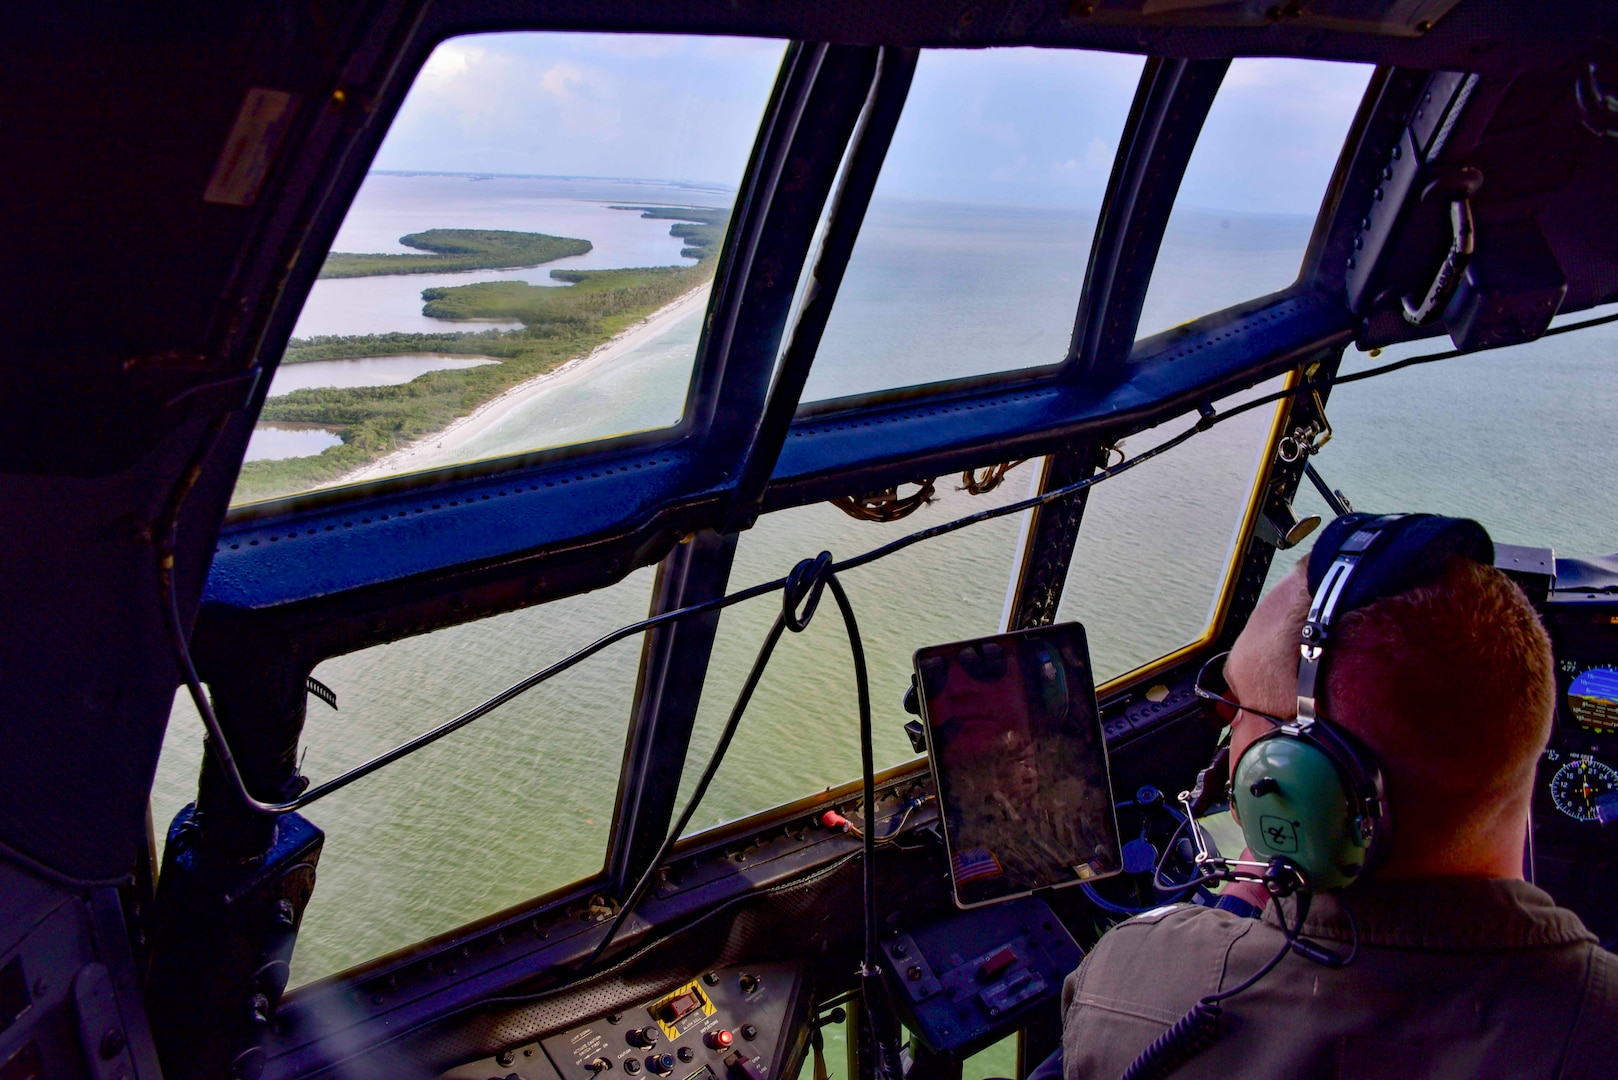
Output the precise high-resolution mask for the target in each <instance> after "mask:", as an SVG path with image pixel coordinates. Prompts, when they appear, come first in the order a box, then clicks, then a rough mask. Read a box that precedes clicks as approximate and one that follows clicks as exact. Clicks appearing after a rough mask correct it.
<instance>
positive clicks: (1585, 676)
mask: <svg viewBox="0 0 1618 1080" xmlns="http://www.w3.org/2000/svg"><path fill="white" fill-rule="evenodd" d="M1567 707H1568V711H1569V712H1571V713H1572V714H1573V717H1574V719H1576V720H1577V721H1578V722H1579V723H1580V724H1583V725H1584V726H1585V727H1587V728H1589V729H1590V730H1591V731H1599V732H1600V733H1602V734H1603V735H1610V734H1613V733H1618V668H1610V667H1593V668H1587V669H1586V670H1584V671H1581V672H1579V673H1578V674H1577V675H1575V676H1574V677H1573V683H1572V685H1570V686H1569V687H1568V688H1567Z"/></svg>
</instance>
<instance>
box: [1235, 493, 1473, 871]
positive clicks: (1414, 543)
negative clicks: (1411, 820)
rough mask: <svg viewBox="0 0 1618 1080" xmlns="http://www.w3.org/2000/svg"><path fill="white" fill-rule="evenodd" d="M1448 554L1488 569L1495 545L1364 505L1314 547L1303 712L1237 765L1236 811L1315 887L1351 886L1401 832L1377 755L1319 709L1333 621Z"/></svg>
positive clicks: (1280, 863) (1301, 682)
mask: <svg viewBox="0 0 1618 1080" xmlns="http://www.w3.org/2000/svg"><path fill="white" fill-rule="evenodd" d="M1452 555H1461V556H1464V557H1466V558H1469V559H1474V560H1476V561H1478V562H1481V563H1483V564H1485V565H1489V566H1492V565H1493V564H1494V543H1493V541H1492V540H1490V539H1489V534H1488V532H1487V531H1486V530H1485V529H1484V528H1483V526H1482V525H1479V524H1478V523H1477V522H1476V521H1472V520H1470V519H1467V518H1448V517H1439V516H1437V515H1433V514H1382V515H1375V514H1360V513H1356V514H1345V515H1343V516H1342V517H1339V518H1337V519H1336V520H1335V521H1333V522H1332V523H1331V524H1330V525H1328V526H1326V528H1325V529H1324V530H1323V531H1322V533H1321V536H1320V539H1319V540H1318V541H1317V542H1316V544H1315V547H1314V550H1313V552H1312V553H1311V554H1310V557H1309V591H1310V594H1311V596H1312V600H1311V602H1310V605H1309V615H1308V618H1307V619H1306V620H1305V621H1304V625H1303V631H1302V634H1301V638H1300V641H1299V647H1298V701H1297V709H1296V715H1295V717H1294V718H1293V720H1292V721H1291V722H1289V723H1283V724H1280V725H1279V726H1277V727H1276V728H1274V729H1273V730H1271V731H1268V732H1266V733H1265V734H1263V735H1261V736H1259V737H1258V738H1257V739H1255V740H1253V742H1252V743H1251V744H1250V745H1249V746H1248V747H1247V749H1246V750H1244V751H1243V753H1242V755H1241V757H1240V758H1239V759H1238V760H1237V762H1236V765H1235V767H1234V768H1233V769H1232V770H1231V809H1232V812H1233V814H1234V816H1235V817H1236V818H1237V820H1238V821H1239V822H1240V824H1241V827H1242V834H1243V837H1244V839H1245V840H1246V841H1247V846H1248V847H1249V848H1251V849H1252V851H1253V853H1254V854H1255V855H1257V856H1258V857H1259V858H1261V859H1264V860H1265V861H1267V862H1269V863H1270V864H1271V865H1272V866H1276V867H1282V868H1285V869H1287V870H1290V871H1291V872H1292V873H1293V874H1295V875H1296V876H1297V878H1298V879H1299V882H1298V883H1299V884H1300V885H1302V886H1303V887H1305V888H1307V889H1310V890H1313V891H1324V890H1330V889H1340V888H1344V887H1346V886H1348V885H1351V884H1353V883H1354V882H1355V881H1357V880H1358V879H1359V878H1360V877H1361V876H1362V875H1363V874H1365V873H1366V872H1367V871H1369V870H1371V869H1372V868H1374V867H1375V866H1376V864H1377V863H1378V862H1380V861H1381V860H1382V859H1384V858H1386V856H1387V852H1388V848H1389V846H1390V844H1391V842H1392V835H1393V821H1392V817H1391V815H1390V812H1389V809H1388V802H1387V797H1386V793H1385V791H1384V789H1383V782H1382V770H1381V768H1380V766H1379V765H1378V764H1377V761H1376V757H1375V755H1374V754H1372V753H1371V750H1370V748H1369V747H1367V746H1366V745H1365V743H1364V742H1362V741H1361V740H1360V739H1359V738H1358V737H1356V736H1355V735H1354V734H1353V733H1352V732H1350V731H1348V730H1346V729H1345V728H1343V727H1342V726H1341V725H1339V724H1336V723H1333V722H1332V721H1331V720H1329V719H1327V718H1326V717H1323V716H1321V715H1320V714H1319V711H1318V709H1317V706H1316V701H1317V699H1318V697H1319V694H1320V691H1321V690H1323V689H1324V687H1325V683H1324V681H1323V672H1324V670H1325V661H1326V657H1327V655H1328V654H1329V653H1330V651H1331V645H1332V633H1333V628H1334V627H1335V626H1336V625H1337V624H1338V622H1339V621H1340V620H1341V618H1342V617H1343V616H1344V615H1346V614H1347V613H1348V612H1350V611H1354V610H1356V609H1358V608H1361V607H1364V606H1366V605H1367V604H1370V603H1372V602H1374V601H1376V600H1380V599H1383V598H1384V597H1389V596H1394V595H1397V594H1398V593H1402V592H1404V591H1406V590H1407V589H1410V588H1412V587H1414V586H1416V585H1418V584H1421V583H1422V582H1424V581H1427V580H1430V579H1432V578H1433V577H1435V576H1436V575H1437V574H1438V573H1439V571H1440V570H1441V569H1442V568H1443V566H1444V563H1445V562H1446V561H1448V559H1449V558H1450V556H1452Z"/></svg>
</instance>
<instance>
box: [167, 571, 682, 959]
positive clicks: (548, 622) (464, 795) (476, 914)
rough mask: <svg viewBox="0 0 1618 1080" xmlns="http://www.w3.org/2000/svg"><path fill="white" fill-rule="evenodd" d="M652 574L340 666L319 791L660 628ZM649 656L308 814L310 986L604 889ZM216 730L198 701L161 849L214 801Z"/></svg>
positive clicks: (563, 689)
mask: <svg viewBox="0 0 1618 1080" xmlns="http://www.w3.org/2000/svg"><path fill="white" fill-rule="evenodd" d="M654 573H655V571H654V570H653V569H651V568H647V569H644V570H639V571H636V572H635V573H633V574H631V575H630V576H629V577H627V578H625V579H624V580H623V581H620V582H618V583H617V584H616V585H612V586H610V587H608V588H605V589H599V590H597V591H595V592H592V593H586V594H584V595H581V596H575V597H569V598H567V599H565V600H558V601H555V602H552V603H549V604H543V605H540V606H538V607H533V608H528V609H525V610H522V611H513V612H510V613H508V614H504V615H497V616H495V617H493V618H489V619H483V620H480V621H478V622H473V623H467V624H464V625H461V626H456V627H451V628H449V629H446V630H439V631H437V632H435V633H430V634H424V635H421V636H419V637H413V638H406V639H404V640H402V641H395V642H392V643H389V644H386V645H378V646H375V647H373V648H369V649H364V650H362V651H360V652H355V653H350V654H348V655H346V656H339V657H335V658H333V659H331V660H328V661H326V662H325V663H323V664H321V665H320V666H319V667H317V668H316V669H315V671H314V676H315V678H317V679H319V680H320V681H321V682H323V683H325V684H326V685H327V686H329V687H330V688H331V689H332V690H333V691H335V692H336V695H337V704H338V706H339V707H338V709H337V710H336V711H333V710H332V709H330V708H328V707H327V706H326V705H325V704H323V703H321V702H319V701H316V700H315V699H314V698H313V697H311V698H310V699H309V713H308V721H307V723H306V724H305V727H304V737H303V741H302V745H303V746H304V747H305V748H306V755H305V758H304V761H303V763H302V771H303V772H304V774H305V775H307V776H309V777H311V778H312V779H314V780H315V781H316V782H319V781H320V780H324V779H327V778H330V777H333V776H336V775H337V774H339V773H340V772H342V771H343V770H344V769H347V768H351V767H353V766H354V765H357V764H359V763H360V762H362V761H365V760H368V759H369V758H371V757H373V756H375V755H376V754H379V753H381V752H382V751H385V750H389V749H391V748H393V747H394V746H396V745H398V744H399V743H401V742H403V741H405V740H406V739H408V738H410V737H412V736H414V735H417V734H420V733H421V732H423V731H425V730H427V729H429V728H431V727H434V726H436V725H437V724H440V723H442V722H443V721H445V720H448V719H450V718H451V717H453V716H456V715H458V714H460V713H461V712H464V711H465V710H467V709H468V708H470V707H472V706H473V705H476V704H478V703H479V702H482V701H484V700H485V699H487V698H489V697H491V696H493V695H494V694H496V693H498V692H499V691H501V690H504V689H505V688H506V687H508V686H510V685H511V684H512V683H514V682H516V681H518V680H519V679H521V678H523V677H524V676H526V675H529V674H531V673H533V672H534V671H536V670H538V669H539V668H541V667H543V666H545V665H546V664H547V663H549V662H551V661H554V660H557V659H560V658H561V657H563V656H565V655H567V654H568V653H569V652H571V651H572V650H574V649H576V648H579V647H580V646H582V645H585V644H587V643H588V642H590V641H592V640H594V639H595V638H597V637H599V636H601V635H602V634H604V633H607V632H608V631H611V630H615V629H617V628H618V627H619V626H622V625H623V624H624V623H627V622H633V621H635V620H636V619H642V618H645V617H646V612H647V608H648V606H649V604H650V600H651V587H652V578H653V575H654ZM639 663H640V649H639V639H635V638H631V639H629V640H626V641H624V642H621V643H619V644H617V645H614V646H612V647H611V648H609V649H607V650H605V651H603V652H602V653H600V654H598V655H596V656H594V657H592V658H591V659H589V660H587V661H586V662H584V663H583V664H580V665H579V666H578V667H575V668H573V669H571V670H569V671H567V672H565V673H563V674H562V675H560V676H558V677H557V678H555V679H552V680H551V681H549V682H546V683H543V684H541V685H540V686H538V687H536V688H534V689H533V690H530V691H529V692H528V693H526V694H524V695H522V696H520V697H518V698H516V699H514V700H513V701H511V702H509V703H507V704H506V705H504V706H502V707H501V708H499V709H497V710H496V711H495V712H493V713H491V714H489V715H488V716H486V717H484V718H483V719H481V720H479V721H478V722H477V723H475V724H473V725H471V726H470V727H467V728H465V729H463V730H461V731H458V732H456V733H455V734H453V735H450V736H449V737H447V738H445V739H444V740H442V741H440V742H438V743H435V744H433V745H432V746H430V747H428V748H427V749H425V750H423V751H421V752H420V753H417V754H413V755H411V756H409V757H406V758H404V759H402V760H400V761H397V762H395V763H394V764H392V765H390V766H389V767H387V768H386V769H383V770H382V771H381V772H379V773H376V774H374V775H373V776H370V777H367V778H365V779H363V780H360V781H358V782H357V783H355V784H353V785H352V786H350V787H347V788H344V789H342V790H341V791H338V792H337V793H335V794H333V795H332V796H330V797H329V798H327V799H325V800H323V801H321V802H319V803H316V804H314V805H313V806H311V807H310V808H309V809H308V810H306V811H304V813H305V814H306V816H307V817H308V818H309V820H311V821H312V822H314V823H315V824H316V825H318V826H320V827H321V828H322V829H324V830H325V832H326V847H325V853H324V855H323V857H322V859H321V862H320V888H319V889H318V890H317V891H316V894H315V899H314V900H313V902H311V903H310V905H309V908H308V910H307V911H306V912H305V913H304V918H303V924H302V927H301V928H300V930H299V932H298V947H297V951H296V953H295V954H294V955H293V958H292V981H293V982H294V983H304V982H308V981H309V980H311V979H316V978H320V977H322V976H325V975H329V974H331V973H332V972H335V971H339V970H341V969H343V968H346V967H349V966H351V965H353V964H356V963H359V962H360V961H363V960H368V959H371V958H372V957H374V956H377V955H379V954H381V953H386V952H390V951H392V950H394V949H398V948H402V947H403V946H406V945H409V944H411V943H412V942H415V941H420V940H421V939H423V938H426V937H430V936H432V935H434V934H440V933H443V932H445V931H447V930H451V929H454V928H455V927H457V926H460V925H462V924H464V923H467V922H470V921H472V920H473V919H477V918H481V917H483V916H486V915H489V914H492V913H493V912H496V911H499V910H501V909H502V908H505V907H509V906H510V905H512V904H516V903H519V902H521V901H524V900H529V899H532V898H533V897H534V896H535V895H537V894H540V893H544V892H547V891H550V890H552V889H557V888H561V887H563V886H565V885H569V884H571V883H573V882H575V881H578V880H579V879H581V878H585V877H589V876H590V875H592V874H595V873H597V872H599V871H600V870H601V868H602V866H603V864H604V862H605V858H606V851H607V843H608V832H609V829H610V827H611V824H612V813H613V800H614V798H615V796H616V794H617V791H618V770H619V766H620V764H621V763H622V760H623V748H624V739H625V737H626V734H627V732H628V730H629V718H630V711H631V710H630V701H631V698H632V697H633V695H634V690H635V677H636V673H637V671H638V670H639ZM201 731H202V728H201V721H199V720H198V719H197V716H196V713H195V712H194V711H192V708H191V704H190V701H189V699H188V698H187V697H186V695H185V693H184V692H183V691H182V692H181V693H180V695H179V699H178V701H177V702H176V705H175V709H174V715H173V716H172V717H171V719H170V721H169V729H168V735H167V739H166V741H165V744H164V748H163V756H162V759H161V761H160V762H159V765H158V776H157V780H156V782H155V784H154V786H153V796H152V813H153V820H154V822H155V823H156V826H157V830H158V832H159V834H160V835H161V833H162V831H163V829H164V828H165V827H166V825H167V823H168V822H169V821H170V820H172V818H173V816H174V813H175V812H176V811H177V810H179V808H180V807H181V806H182V805H183V804H184V803H186V802H189V801H191V800H192V799H194V798H195V797H196V778H197V766H198V764H199V761H200V755H201V752H202V750H201Z"/></svg>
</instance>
